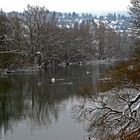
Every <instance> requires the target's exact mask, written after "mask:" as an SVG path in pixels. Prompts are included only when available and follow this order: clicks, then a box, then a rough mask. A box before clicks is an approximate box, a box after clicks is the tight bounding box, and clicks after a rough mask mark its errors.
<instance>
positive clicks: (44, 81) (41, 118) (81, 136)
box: [0, 64, 110, 140]
mask: <svg viewBox="0 0 140 140" xmlns="http://www.w3.org/2000/svg"><path fill="white" fill-rule="evenodd" d="M109 67H110V65H107V64H92V65H82V66H80V65H73V66H68V68H67V70H66V68H64V67H61V68H57V69H53V70H48V71H42V72H34V73H18V74H9V75H7V76H5V77H3V78H1V79H0V139H1V140H86V139H87V135H86V131H85V130H84V126H83V125H82V124H80V123H78V122H77V121H76V120H75V119H73V117H72V114H71V108H72V107H73V106H74V105H75V104H76V103H78V102H79V101H80V95H79V94H78V93H79V90H80V88H81V87H84V86H88V85H93V86H94V85H96V82H97V80H98V79H99V78H102V77H103V76H104V73H105V71H106V70H107V69H108V68H109ZM52 78H54V79H55V80H54V81H52Z"/></svg>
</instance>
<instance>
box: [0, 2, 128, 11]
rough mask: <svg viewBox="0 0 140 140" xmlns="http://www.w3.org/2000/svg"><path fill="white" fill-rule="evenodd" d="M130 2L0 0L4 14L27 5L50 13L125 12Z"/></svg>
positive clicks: (21, 9) (0, 6)
mask: <svg viewBox="0 0 140 140" xmlns="http://www.w3.org/2000/svg"><path fill="white" fill-rule="evenodd" d="M129 2H130V0H0V8H1V9H3V10H4V11H6V12H9V11H19V12H22V11H23V10H24V9H25V8H26V6H27V4H30V5H34V6H35V5H38V6H45V7H46V8H47V9H48V10H50V11H59V12H72V11H75V12H94V11H96V12H97V11H99V12H100V11H120V10H127V8H128V5H129Z"/></svg>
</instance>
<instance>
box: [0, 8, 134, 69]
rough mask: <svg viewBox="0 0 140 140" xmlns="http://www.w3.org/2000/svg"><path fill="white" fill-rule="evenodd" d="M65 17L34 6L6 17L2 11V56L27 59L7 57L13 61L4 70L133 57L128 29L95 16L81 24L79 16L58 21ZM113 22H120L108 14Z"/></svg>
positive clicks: (0, 45) (0, 44) (6, 14)
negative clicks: (20, 58) (13, 66)
mask: <svg viewBox="0 0 140 140" xmlns="http://www.w3.org/2000/svg"><path fill="white" fill-rule="evenodd" d="M61 14H62V13H59V14H58V13H56V12H50V11H48V9H46V8H45V7H39V6H35V7H34V6H30V5H28V6H27V8H26V9H25V10H24V12H23V13H18V12H10V13H5V12H4V11H2V10H1V11H0V55H3V54H2V53H4V54H5V51H9V53H10V52H11V51H12V53H13V51H14V52H16V54H17V55H18V53H19V54H20V55H21V54H22V55H23V56H25V57H23V58H22V62H21V61H20V60H18V59H17V60H16V61H11V60H10V59H11V56H9V55H12V54H7V56H5V57H9V61H7V60H6V61H5V58H3V59H1V61H4V62H3V64H2V63H1V64H2V65H1V68H3V67H4V68H5V67H6V66H7V68H8V67H10V65H14V64H15V63H16V64H17V63H20V64H22V66H26V65H27V64H28V65H30V66H33V65H39V66H42V67H47V66H48V65H53V66H54V65H59V64H66V65H68V64H69V63H81V62H86V61H93V60H106V59H107V60H108V59H118V58H119V59H120V58H122V59H123V58H128V57H129V56H130V54H131V51H130V50H131V49H130V48H131V47H132V42H131V39H130V37H129V35H127V34H126V29H124V30H121V31H116V30H115V29H114V28H111V27H110V26H109V24H108V23H106V22H104V20H103V19H104V17H102V18H99V20H98V21H97V22H96V21H94V18H93V19H92V18H91V17H92V16H91V15H90V16H89V15H87V18H84V19H83V20H80V21H79V20H78V16H77V14H76V13H73V14H72V15H71V19H69V16H68V17H67V14H64V15H65V16H66V17H67V20H66V21H67V23H65V21H63V22H62V21H61V20H60V18H58V15H61ZM60 17H62V16H60ZM88 17H90V18H88ZM111 17H114V18H111ZM120 18H121V16H120V15H118V19H120ZM124 18H125V17H124ZM124 18H123V19H124ZM111 19H112V20H116V22H117V17H116V15H115V14H114V15H112V14H108V16H107V21H108V22H109V21H110V22H111ZM123 19H122V21H124V20H123ZM126 20H128V19H127V18H126ZM118 28H119V27H118ZM122 31H123V32H122ZM0 57H1V56H0ZM17 57H19V55H18V56H17ZM25 62H26V63H25ZM5 65H6V66H5ZM16 67H17V68H18V67H21V65H19V66H18V65H16Z"/></svg>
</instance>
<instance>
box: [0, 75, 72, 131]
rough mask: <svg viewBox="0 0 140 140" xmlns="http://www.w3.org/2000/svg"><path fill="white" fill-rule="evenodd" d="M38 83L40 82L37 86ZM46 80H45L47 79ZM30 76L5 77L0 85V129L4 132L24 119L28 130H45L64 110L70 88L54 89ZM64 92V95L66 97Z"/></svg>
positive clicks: (50, 85) (54, 87)
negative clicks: (28, 127) (29, 127)
mask: <svg viewBox="0 0 140 140" xmlns="http://www.w3.org/2000/svg"><path fill="white" fill-rule="evenodd" d="M41 80H44V81H43V82H42V83H40V81H41ZM47 80H48V79H47ZM47 80H45V78H44V79H40V78H39V77H37V76H35V75H32V76H28V75H27V76H25V77H24V76H23V77H22V76H19V77H18V76H17V77H9V78H5V79H3V80H1V82H0V129H1V133H2V129H3V130H4V132H5V133H6V132H7V130H12V129H13V128H14V126H15V125H16V124H17V122H18V121H21V120H25V119H28V120H29V121H30V122H31V125H32V126H31V127H33V128H36V127H37V128H41V127H49V126H50V125H51V123H53V122H56V121H57V120H58V117H59V113H60V112H61V111H62V110H63V109H65V99H68V97H69V96H70V93H71V92H72V90H71V87H70V86H69V87H62V86H58V87H56V86H55V85H53V84H49V83H48V81H47ZM66 93H67V94H66Z"/></svg>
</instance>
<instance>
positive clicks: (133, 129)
mask: <svg viewBox="0 0 140 140" xmlns="http://www.w3.org/2000/svg"><path fill="white" fill-rule="evenodd" d="M139 70H140V66H139V65H137V64H134V65H126V66H124V65H123V66H121V67H119V68H118V69H116V70H114V71H111V72H109V74H108V76H107V77H106V78H105V79H102V82H101V84H99V85H100V92H99V91H98V93H97V91H95V90H94V89H90V88H88V89H87V88H86V89H84V90H82V95H83V100H82V101H81V103H80V104H78V105H76V106H75V107H74V108H73V112H74V114H75V115H76V117H77V118H78V119H79V120H80V121H83V122H85V124H86V125H87V130H88V132H89V133H90V136H91V137H94V138H97V139H101V140H102V139H115V138H121V139H123V138H127V137H128V136H130V137H133V138H134V137H135V139H136V140H138V139H139V138H140V86H139V78H140V75H139ZM105 86H106V88H105ZM101 88H102V90H101ZM103 90H104V92H103ZM101 91H102V92H101ZM105 91H106V92H105Z"/></svg>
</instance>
